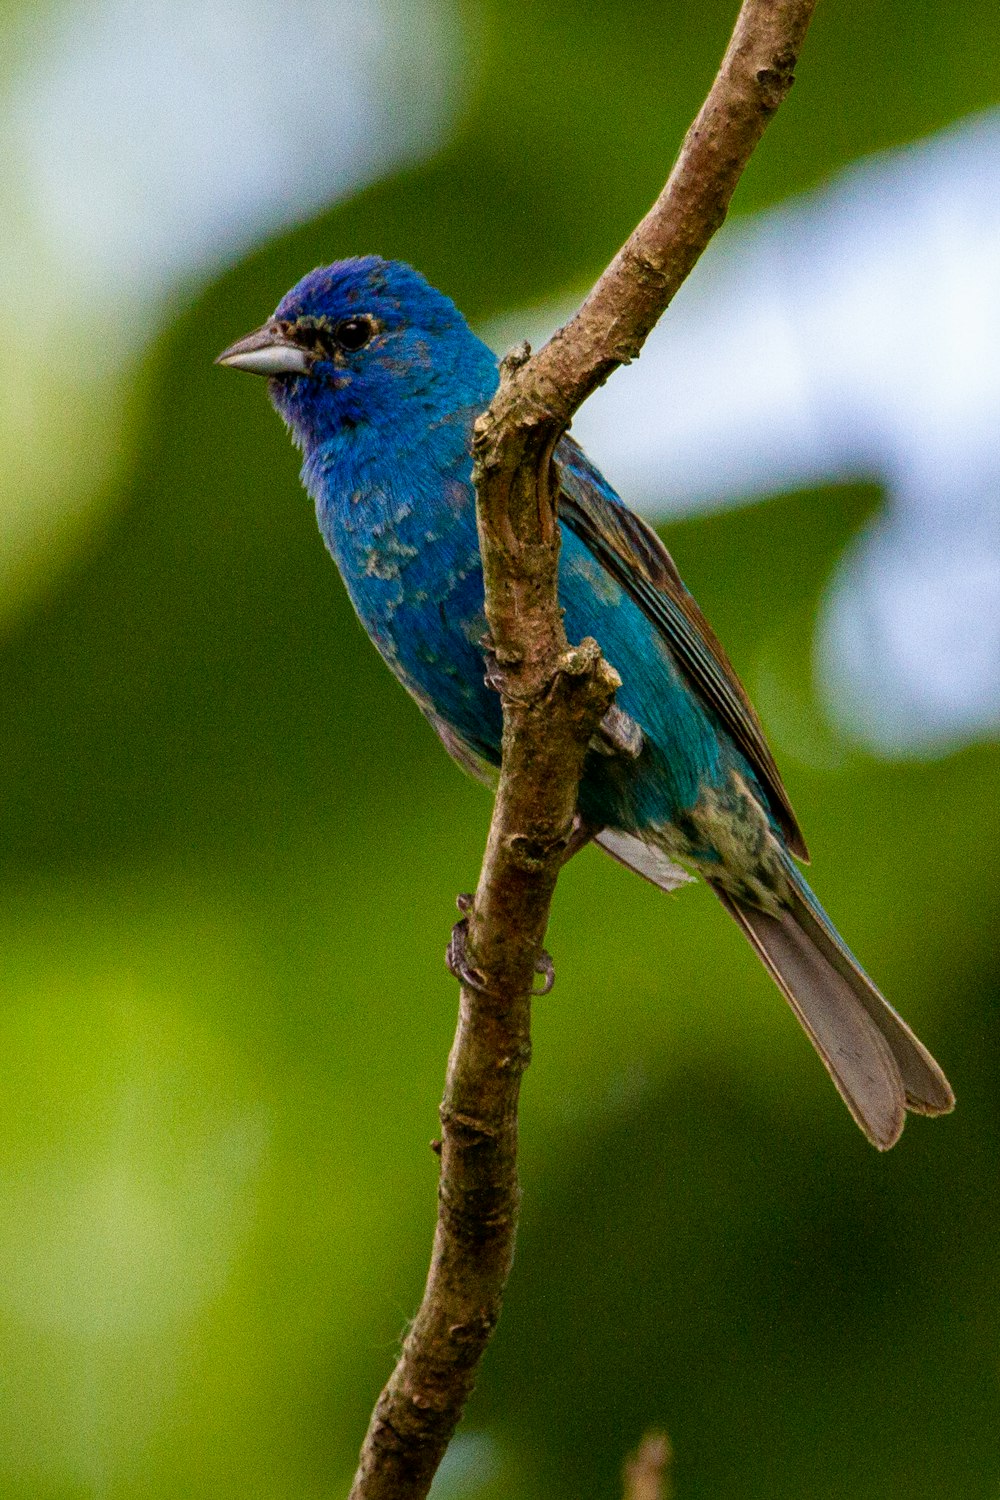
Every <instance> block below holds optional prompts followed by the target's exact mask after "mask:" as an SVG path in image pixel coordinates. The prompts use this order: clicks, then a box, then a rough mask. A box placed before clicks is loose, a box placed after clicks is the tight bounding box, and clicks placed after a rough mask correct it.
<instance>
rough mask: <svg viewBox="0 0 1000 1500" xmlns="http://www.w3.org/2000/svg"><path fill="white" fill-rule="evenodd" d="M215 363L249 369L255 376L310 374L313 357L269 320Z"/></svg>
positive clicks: (229, 349)
mask: <svg viewBox="0 0 1000 1500" xmlns="http://www.w3.org/2000/svg"><path fill="white" fill-rule="evenodd" d="M215 363H216V364H217V365H226V366H227V367H228V368H229V369H230V370H246V371H248V373H249V374H251V375H307V374H308V373H309V370H310V369H311V368H312V363H313V356H312V355H311V354H310V353H309V351H308V350H306V349H302V348H300V347H299V345H298V344H295V343H293V342H292V340H291V339H290V338H288V336H287V335H286V334H284V333H283V332H282V331H281V329H280V328H278V327H276V326H275V324H273V323H265V324H264V326H263V328H258V329H257V332H256V333H250V334H247V336H246V338H245V339H240V340H239V341H238V342H237V343H235V344H230V346H229V348H228V349H224V350H223V351H222V353H221V354H220V355H219V357H218V359H217V360H216V361H215Z"/></svg>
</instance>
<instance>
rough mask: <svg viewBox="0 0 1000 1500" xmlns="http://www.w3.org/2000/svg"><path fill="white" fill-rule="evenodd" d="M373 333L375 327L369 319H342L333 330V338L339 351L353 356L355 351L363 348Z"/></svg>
mask: <svg viewBox="0 0 1000 1500" xmlns="http://www.w3.org/2000/svg"><path fill="white" fill-rule="evenodd" d="M374 332H375V325H374V323H373V322H372V320H371V318H344V320H343V321H342V322H340V323H338V324H337V326H336V328H335V329H334V330H333V336H334V338H335V339H336V340H337V343H338V344H339V345H340V347H341V349H346V350H347V352H348V353H349V354H353V353H354V351H355V350H356V349H363V348H364V347H365V345H366V344H367V343H368V342H369V341H370V340H371V338H372V335H373V334H374Z"/></svg>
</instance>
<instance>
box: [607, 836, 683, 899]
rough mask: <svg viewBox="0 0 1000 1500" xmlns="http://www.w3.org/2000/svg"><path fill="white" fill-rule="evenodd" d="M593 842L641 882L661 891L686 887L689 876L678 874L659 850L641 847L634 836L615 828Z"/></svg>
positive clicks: (674, 865) (676, 866) (681, 872)
mask: <svg viewBox="0 0 1000 1500" xmlns="http://www.w3.org/2000/svg"><path fill="white" fill-rule="evenodd" d="M594 842H595V843H596V844H600V846H601V848H602V849H603V850H604V852H605V853H606V854H610V855H611V858H612V859H616V860H617V861H618V863H619V864H621V865H625V866H626V867H627V868H628V869H630V870H634V871H635V873H636V874H637V875H641V876H642V877H643V879H644V880H648V881H650V882H651V883H652V884H653V885H657V886H659V888H660V890H661V891H676V890H677V888H678V887H679V886H682V885H689V884H690V883H691V881H692V880H693V876H691V875H689V874H688V873H687V871H686V870H682V869H681V867H680V865H676V864H674V862H673V860H672V859H670V858H669V856H668V855H666V854H665V853H664V852H663V850H662V849H658V848H657V847H656V845H655V844H647V843H644V842H643V840H642V839H640V838H636V837H635V835H634V834H631V833H622V832H621V831H620V830H619V829H617V828H605V829H604V830H603V832H601V833H599V834H598V835H597V837H596V838H595V840H594Z"/></svg>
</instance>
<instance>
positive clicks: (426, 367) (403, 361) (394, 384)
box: [216, 255, 497, 456]
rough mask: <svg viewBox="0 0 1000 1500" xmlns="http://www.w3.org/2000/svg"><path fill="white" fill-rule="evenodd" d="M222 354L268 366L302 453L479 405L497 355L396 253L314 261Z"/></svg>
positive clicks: (245, 366) (262, 370)
mask: <svg viewBox="0 0 1000 1500" xmlns="http://www.w3.org/2000/svg"><path fill="white" fill-rule="evenodd" d="M216 362H217V363H218V364H222V365H227V366H229V367H230V368H232V369H237V370H246V371H249V372H250V373H251V374H256V375H265V376H267V377H268V383H269V388H270V394H271V400H272V401H273V403H274V405H275V407H276V408H277V410H278V411H279V412H280V414H281V415H282V417H284V419H285V421H286V422H287V424H288V426H289V428H290V429H291V431H292V434H293V436H294V438H295V441H296V442H297V443H298V444H299V446H300V447H301V448H302V449H303V450H304V451H305V453H306V454H307V456H308V455H310V454H312V453H315V452H316V450H317V449H320V448H325V447H326V446H327V445H329V444H331V443H333V444H336V443H338V442H339V441H344V440H350V439H351V437H352V435H354V434H356V433H357V434H358V435H361V434H360V431H359V430H361V429H363V430H364V433H365V435H366V436H369V437H372V438H374V439H376V440H378V438H379V437H380V436H381V437H382V438H383V439H386V438H388V437H389V436H390V434H391V437H392V440H393V441H394V442H398V441H399V438H400V437H401V436H402V435H403V433H405V431H406V429H408V428H412V430H413V431H414V433H415V434H416V433H417V432H419V431H420V430H421V429H422V430H424V431H426V429H427V426H428V422H429V421H433V420H435V419H436V418H438V417H440V416H441V415H442V414H444V413H445V412H453V411H455V410H456V409H460V408H463V407H469V406H473V405H475V404H477V403H478V404H485V403H486V402H487V401H488V400H489V398H490V396H491V395H492V393H493V389H494V387H495V385H496V379H497V377H496V360H495V357H494V355H493V354H492V353H491V352H490V350H488V349H487V348H486V346H485V344H482V343H481V342H480V340H479V339H477V338H476V336H475V334H473V332H472V331H471V329H470V328H469V325H468V324H467V323H466V321H465V319H464V318H463V317H462V314H461V313H460V312H459V311H458V308H457V307H456V306H455V304H454V303H453V302H452V301H451V300H450V298H448V297H446V296H445V295H444V293H443V292H439V291H436V290H435V289H434V287H432V286H431V285H430V284H429V282H427V281H426V280H425V279H424V277H423V276H421V275H420V273H419V272H418V271H414V270H413V268H412V267H411V266H408V265H404V264H403V262H402V261H388V260H383V259H382V258H381V257H380V256H377V255H366V256H363V257H360V258H358V259H354V260H341V261H335V262H334V264H333V265H332V266H321V267H319V268H318V269H317V270H315V271H310V273H309V275H308V276H304V277H303V278H302V280H301V281H300V282H299V283H298V284H297V285H296V286H294V287H293V288H292V290H291V291H290V292H288V293H287V294H286V295H285V296H284V297H283V298H282V299H281V301H280V302H279V304H278V306H277V308H276V310H275V312H274V314H273V316H272V317H270V318H269V319H268V320H267V322H266V323H265V324H264V326H263V327H262V328H259V329H258V330H257V332H256V333H252V334H250V335H249V337H247V338H245V339H241V340H240V341H239V342H238V343H236V344H233V345H232V346H231V347H230V348H229V349H227V350H226V351H225V352H224V353H223V354H220V355H219V358H218V360H217V361H216Z"/></svg>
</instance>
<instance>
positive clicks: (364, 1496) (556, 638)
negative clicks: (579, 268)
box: [350, 0, 816, 1500]
mask: <svg viewBox="0 0 1000 1500" xmlns="http://www.w3.org/2000/svg"><path fill="white" fill-rule="evenodd" d="M815 3H816V0H745V3H744V4H743V7H742V9H741V11H740V15H739V19H738V21H737V24H736V30H735V32H734V34H733V38H732V41H731V42H730V45H729V48H728V50H727V52H726V55H725V58H724V60H723V64H722V67H721V69H720V72H719V74H718V77H717V78H716V80H715V83H714V84H713V86H712V89H711V92H710V93H709V96H708V98H707V100H706V102H705V104H704V106H703V107H702V109H701V111H700V113H699V115H698V118H697V119H696V120H695V122H694V124H693V125H692V127H691V129H690V131H689V132H688V135H687V138H686V140H685V142H684V145H683V147H682V150H681V153H680V156H679V157H678V160H677V163H676V165H675V166H674V169H673V171H672V172H671V174H670V178H669V180H668V182H667V184H666V187H665V188H664V190H663V192H662V193H661V195H660V197H659V199H658V200H657V202H656V204H655V205H654V207H653V208H652V209H651V210H650V212H649V213H648V214H647V215H646V218H645V219H644V220H643V221H642V223H641V224H640V225H639V226H638V228H637V229H636V230H635V232H634V233H633V234H632V236H631V237H630V239H629V240H628V242H627V244H625V245H624V246H623V247H622V249H621V250H620V251H619V253H618V255H617V256H616V257H615V259H614V261H613V262H612V263H611V265H610V266H609V267H608V269H607V270H606V271H605V273H604V274H603V276H602V277H601V279H600V280H599V281H598V283H597V285H596V286H595V287H594V289H593V291H592V292H591V293H590V296H589V297H588V298H587V300H586V301H585V302H584V304H583V306H582V307H581V308H580V310H579V312H577V314H576V315H575V316H574V317H573V318H572V319H571V320H570V321H569V323H567V324H566V325H565V327H564V328H562V329H560V330H559V332H558V333H556V334H555V335H554V336H553V338H552V339H551V340H550V341H549V343H548V344H546V345H545V347H544V348H543V349H541V350H540V351H539V353H538V354H536V355H535V356H534V357H529V352H528V350H527V347H526V346H525V347H524V348H522V349H521V350H519V351H516V352H515V353H514V354H513V355H511V356H508V358H507V360H505V361H504V365H503V368H502V372H501V382H500V388H499V390H498V392H497V395H496V397H495V399H494V401H493V403H492V405H491V406H490V409H489V411H488V412H486V413H485V414H484V415H483V416H482V417H481V418H480V420H479V422H478V423H477V425H476V434H475V443H474V456H475V476H474V477H475V481H476V488H477V500H478V504H477V510H478V516H479V535H480V549H481V553H482V560H483V574H484V580H485V587H486V615H487V620H488V622H489V627H490V649H489V656H490V673H491V677H492V679H493V681H494V684H495V686H496V687H497V688H498V690H499V692H500V694H501V698H502V702H503V712H504V734H503V760H502V767H501V774H500V784H499V788H498V791H497V796H496V803H495V806H494V810H493V820H492V824H491V826H490V833H489V840H488V843H487V847H486V853H485V857H484V860H483V868H482V873H481V875H480V878H479V885H478V887H477V890H476V894H475V898H474V900H473V902H472V904H471V908H470V909H469V910H468V915H467V917H466V918H465V925H464V927H463V929H462V932H461V935H460V938H458V939H456V941H457V942H458V944H459V946H460V949H461V963H462V965H464V966H465V969H464V972H465V974H466V976H467V978H468V980H469V982H468V983H463V985H462V990H461V998H460V1003H459V1021H458V1030H457V1033H456V1036H455V1041H454V1044H453V1046H452V1050H451V1055H450V1058H449V1061H448V1074H447V1081H446V1085H445V1095H444V1102H443V1103H442V1105H441V1126H442V1139H441V1148H440V1154H441V1177H440V1186H439V1191H438V1200H439V1207H438V1221H437V1228H436V1231H435V1236H434V1249H433V1253H432V1259H431V1268H430V1273H429V1275H428V1280H427V1286H426V1288H425V1291H424V1296H423V1301H422V1302H421V1305H420V1310H419V1312H418V1313H417V1316H416V1319H415V1320H414V1323H413V1326H412V1327H411V1329H410V1332H409V1334H408V1335H407V1338H406V1341H405V1343H404V1345H403V1351H402V1354H401V1355H400V1358H399V1362H398V1364H397V1366H396V1368H395V1370H394V1371H393V1373H392V1376H391V1377H390V1380H389V1383H388V1384H387V1385H386V1387H385V1389H384V1390H383V1392H382V1394H381V1396H380V1397H379V1400H378V1403H377V1405H376V1408H375V1411H374V1413H373V1415H372V1419H371V1423H370V1426H369V1429H368V1433H367V1436H366V1437H365V1441H364V1445H363V1447H362V1450H361V1457H360V1463H359V1467H358V1471H357V1474H356V1475H355V1479H354V1484H353V1486H352V1489H351V1496H350V1500H422V1497H423V1496H425V1495H426V1494H427V1492H428V1490H429V1488H430V1485H431V1481H432V1479H433V1477H434V1473H435V1471H436V1469H437V1466H438V1464H439V1463H440V1461H441V1458H442V1457H443V1455H444V1451H445V1449H446V1447H447V1445H448V1442H449V1440H450V1438H451V1435H452V1433H453V1432H454V1430H455V1427H456V1426H457V1424H458V1421H459V1418H460V1417H461V1414H462V1409H463V1407H464V1404H465V1401H466V1399H467V1398H468V1395H469V1393H470V1391H471V1390H472V1386H473V1383H474V1380H475V1374H476V1369H477V1366H478V1363H479V1360H480V1357H481V1355H482V1353H483V1350H484V1349H485V1347H486V1344H487V1343H488V1341H489V1338H490V1336H491V1334H492V1332H493V1329H494V1327H495V1326H496V1322H497V1318H498V1316H499V1313H500V1304H501V1299H502V1296H503V1290H504V1286H505V1284H506V1280H507V1276H508V1273H509V1271H510V1266H511V1262H512V1258H513V1251H514V1236H515V1230H516V1226H517V1214H518V1205H519V1187H518V1180H517V1105H518V1097H519V1092H520V1085H521V1078H522V1075H523V1072H524V1069H525V1067H526V1066H527V1063H528V1059H529V1056H530V1047H531V1042H530V1007H531V998H530V997H531V993H532V988H533V983H534V978H535V974H536V972H537V971H538V968H539V963H540V959H541V955H542V944H543V941H544V937H545V930H546V927H547V925H548V919H549V908H550V905H551V901H552V893H553V891H554V889H555V883H556V878H557V876H558V873H559V869H560V867H561V865H562V863H563V860H564V857H565V854H566V850H567V848H568V847H569V845H570V839H571V835H572V833H573V820H574V815H575V811H576V801H577V792H578V788H579V783H580V777H581V774H582V772H583V764H584V757H585V755H586V752H587V747H588V744H589V743H590V741H591V738H592V736H593V735H594V733H595V731H596V730H597V729H598V726H599V725H600V723H601V720H602V719H603V718H604V716H605V714H606V713H607V712H608V710H609V709H610V707H611V705H612V700H613V697H614V692H615V689H616V688H617V687H618V686H619V680H618V677H617V675H616V673H615V672H614V670H613V669H612V668H611V667H610V666H609V665H608V663H607V662H605V661H604V660H603V658H602V656H601V653H600V650H599V649H598V647H597V645H596V643H595V642H594V641H590V640H587V641H583V642H581V644H580V645H579V646H576V647H573V648H571V647H570V646H569V644H568V643H567V640H566V635H565V632H564V630H563V624H562V614H561V611H560V608H559V602H558V588H557V586H558V567H559V526H558V513H557V498H558V496H557V478H556V474H555V470H554V466H553V454H554V451H555V446H556V444H557V442H558V440H559V438H560V436H561V435H562V433H563V432H564V431H565V429H566V428H567V426H568V425H569V422H570V420H571V418H572V416H573V414H574V413H575V411H576V410H577V408H578V407H579V406H580V403H581V402H582V401H583V400H584V399H585V397H586V396H587V395H589V394H590V392H591V391H593V390H594V389H595V388H596V387H597V386H598V385H600V384H601V383H602V382H603V381H604V380H606V379H607V377H608V375H609V374H610V373H611V372H612V370H614V369H615V368H616V366H617V365H620V364H623V363H625V362H627V361H628V360H630V359H634V358H635V357H636V355H637V354H638V352H639V350H640V348H641V347H642V344H643V341H644V340H645V338H646V335H647V334H648V333H649V331H650V329H651V328H652V327H653V325H654V324H655V322H656V320H657V318H658V317H659V316H660V314H661V313H662V312H663V310H664V309H665V308H666V307H667V305H668V303H669V302H670V300H671V298H672V297H673V295H674V293H675V292H676V291H677V288H678V287H679V286H680V285H681V283H682V281H683V280H684V278H685V277H686V276H687V274H688V272H689V271H690V270H691V268H692V266H693V265H694V263H695V261H696V260H697V259H698V256H699V255H700V254H701V252H702V250H703V249H704V248H705V246H706V245H707V243H708V241H709V239H710V238H711V236H712V235H713V234H714V232H715V230H716V229H717V228H718V227H719V225H720V224H721V223H722V221H723V219H724V217H725V214H726V210H727V208H728V206H729V201H730V198H731V197H732V194H733V190H734V189H735V187H736V184H737V182H738V181H739V178H740V175H741V173H742V171H743V169H744V167H745V165H746V163H747V161H748V160H749V158H750V155H751V153H752V151H753V149H754V147H755V146H756V144H757V142H758V140H759V139H760V137H761V135H762V134H763V131H764V129H765V127H766V125H767V122H768V120H769V119H770V118H771V116H772V114H773V113H774V111H775V109H776V108H777V107H778V105H779V104H780V102H781V100H782V99H783V98H784V96H785V94H786V93H787V92H788V89H789V88H790V86H791V82H792V73H793V69H794V66H795V61H796V58H797V55H798V50H799V47H800V45H801V43H802V40H803V37H804V35H805V31H806V27H807V25H808V23H809V20H810V18H811V15H812V12H813V9H814V7H815ZM453 952H455V949H454V948H453ZM641 1451H646V1450H641ZM651 1452H652V1450H651V1449H649V1450H648V1451H647V1461H646V1464H645V1468H641V1467H640V1468H638V1469H636V1471H635V1474H636V1477H635V1479H634V1480H631V1479H630V1481H629V1483H631V1484H632V1489H631V1490H630V1491H628V1494H629V1496H630V1500H661V1497H662V1495H663V1482H664V1481H663V1477H662V1476H663V1472H664V1469H663V1465H661V1468H660V1471H659V1472H660V1477H659V1480H658V1483H659V1484H660V1489H659V1491H656V1490H654V1489H650V1488H649V1483H651V1482H652V1476H653V1473H654V1469H655V1465H654V1464H653V1462H652V1459H651V1457H650V1454H651ZM636 1462H637V1463H638V1460H636ZM643 1475H645V1476H646V1479H647V1480H649V1483H647V1487H646V1489H645V1490H643V1489H642V1488H641V1487H640V1488H636V1486H637V1485H640V1484H641V1482H643Z"/></svg>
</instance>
